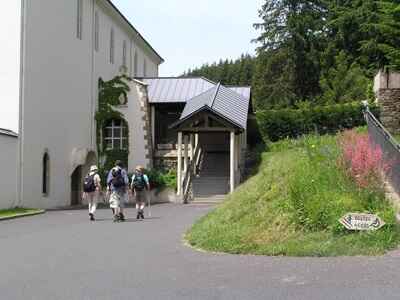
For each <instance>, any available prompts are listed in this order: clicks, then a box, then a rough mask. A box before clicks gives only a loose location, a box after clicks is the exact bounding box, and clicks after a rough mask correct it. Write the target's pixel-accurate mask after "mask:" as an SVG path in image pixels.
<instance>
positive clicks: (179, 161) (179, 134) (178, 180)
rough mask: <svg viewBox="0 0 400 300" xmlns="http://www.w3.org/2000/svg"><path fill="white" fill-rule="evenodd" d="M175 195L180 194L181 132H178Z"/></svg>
mask: <svg viewBox="0 0 400 300" xmlns="http://www.w3.org/2000/svg"><path fill="white" fill-rule="evenodd" d="M176 177H177V178H176V180H177V195H178V196H181V195H182V132H181V131H179V132H178V168H177V176H176Z"/></svg>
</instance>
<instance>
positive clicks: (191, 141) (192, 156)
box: [190, 134, 194, 161]
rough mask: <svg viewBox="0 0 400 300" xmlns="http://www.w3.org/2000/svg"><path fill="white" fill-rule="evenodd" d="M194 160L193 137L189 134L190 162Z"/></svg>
mask: <svg viewBox="0 0 400 300" xmlns="http://www.w3.org/2000/svg"><path fill="white" fill-rule="evenodd" d="M193 158H194V135H193V134H190V160H191V161H193Z"/></svg>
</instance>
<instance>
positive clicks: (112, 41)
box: [110, 28, 115, 64]
mask: <svg viewBox="0 0 400 300" xmlns="http://www.w3.org/2000/svg"><path fill="white" fill-rule="evenodd" d="M114 46H115V41H114V29H113V28H111V32H110V63H112V64H113V63H114Z"/></svg>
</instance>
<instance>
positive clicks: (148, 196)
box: [147, 191, 151, 218]
mask: <svg viewBox="0 0 400 300" xmlns="http://www.w3.org/2000/svg"><path fill="white" fill-rule="evenodd" d="M150 198H151V195H150V193H149V191H147V202H148V206H149V218H151V204H150V202H151V201H150Z"/></svg>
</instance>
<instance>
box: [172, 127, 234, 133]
mask: <svg viewBox="0 0 400 300" xmlns="http://www.w3.org/2000/svg"><path fill="white" fill-rule="evenodd" d="M179 130H180V131H183V132H194V133H197V132H231V131H232V128H226V127H183V128H180V129H179Z"/></svg>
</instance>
